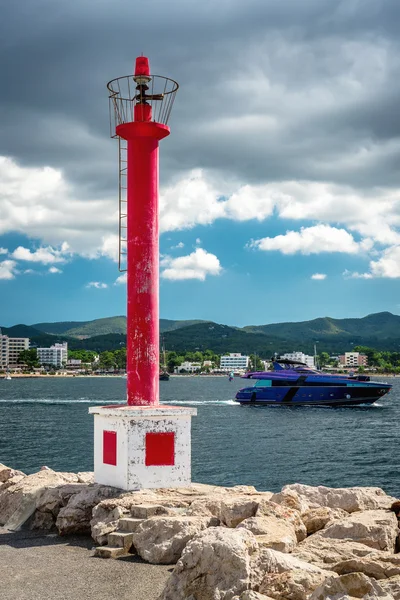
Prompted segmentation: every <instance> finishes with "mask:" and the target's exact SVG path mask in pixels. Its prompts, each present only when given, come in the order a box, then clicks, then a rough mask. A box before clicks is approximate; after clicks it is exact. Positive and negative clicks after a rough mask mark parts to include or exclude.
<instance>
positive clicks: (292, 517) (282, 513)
mask: <svg viewBox="0 0 400 600" xmlns="http://www.w3.org/2000/svg"><path fill="white" fill-rule="evenodd" d="M260 516H264V517H276V518H277V519H281V520H282V521H284V522H286V523H290V524H292V525H293V527H294V530H295V532H296V537H297V541H298V542H301V541H302V540H304V539H305V538H306V537H307V530H306V527H305V525H304V523H303V521H302V519H301V516H300V513H299V511H298V510H294V509H293V508H289V507H287V506H281V505H280V504H276V503H275V502H271V501H270V500H262V501H261V502H260V503H259V506H258V510H257V517H260Z"/></svg>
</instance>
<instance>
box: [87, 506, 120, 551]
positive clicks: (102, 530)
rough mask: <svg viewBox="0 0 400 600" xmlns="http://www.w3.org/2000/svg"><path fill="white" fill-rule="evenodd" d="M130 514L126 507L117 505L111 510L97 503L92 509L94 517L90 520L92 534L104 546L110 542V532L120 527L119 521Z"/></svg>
mask: <svg viewBox="0 0 400 600" xmlns="http://www.w3.org/2000/svg"><path fill="white" fill-rule="evenodd" d="M127 516H129V513H128V511H127V510H126V509H124V508H122V507H121V506H115V508H113V509H112V510H111V511H110V510H105V509H104V508H103V506H102V504H101V502H100V503H99V504H97V505H96V506H95V507H94V508H93V511H92V519H91V521H90V527H91V536H92V538H93V539H94V541H95V542H96V543H97V544H98V545H99V546H103V545H104V544H107V542H108V534H109V533H112V532H113V531H115V530H116V529H118V521H119V520H120V519H121V518H123V517H127Z"/></svg>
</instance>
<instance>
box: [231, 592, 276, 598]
mask: <svg viewBox="0 0 400 600" xmlns="http://www.w3.org/2000/svg"><path fill="white" fill-rule="evenodd" d="M237 598H238V599H239V600H273V599H272V598H271V597H270V596H265V595H264V594H260V593H259V592H254V591H253V590H246V591H245V592H243V594H242V595H241V596H240V598H239V596H237Z"/></svg>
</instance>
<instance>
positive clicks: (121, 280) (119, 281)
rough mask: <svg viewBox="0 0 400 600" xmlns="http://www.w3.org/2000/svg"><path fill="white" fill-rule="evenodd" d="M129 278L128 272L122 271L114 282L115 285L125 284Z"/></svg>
mask: <svg viewBox="0 0 400 600" xmlns="http://www.w3.org/2000/svg"><path fill="white" fill-rule="evenodd" d="M127 279H128V273H122V275H119V277H117V279H116V280H115V282H114V285H123V284H124V283H126V282H127Z"/></svg>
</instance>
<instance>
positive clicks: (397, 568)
mask: <svg viewBox="0 0 400 600" xmlns="http://www.w3.org/2000/svg"><path fill="white" fill-rule="evenodd" d="M332 571H335V573H338V574H339V575H346V573H364V575H367V577H373V578H374V579H387V578H389V577H394V576H396V575H397V576H400V554H389V555H385V554H383V553H379V554H378V553H374V554H370V555H369V556H366V557H364V558H352V559H349V560H343V561H341V562H339V563H337V564H336V565H333V566H332Z"/></svg>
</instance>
